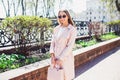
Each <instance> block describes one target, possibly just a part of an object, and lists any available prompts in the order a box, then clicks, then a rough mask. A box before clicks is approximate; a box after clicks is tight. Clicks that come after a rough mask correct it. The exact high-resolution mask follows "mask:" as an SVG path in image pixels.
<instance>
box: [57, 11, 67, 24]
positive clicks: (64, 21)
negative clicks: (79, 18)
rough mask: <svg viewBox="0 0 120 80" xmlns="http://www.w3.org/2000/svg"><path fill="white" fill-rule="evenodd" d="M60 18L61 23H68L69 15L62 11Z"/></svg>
mask: <svg viewBox="0 0 120 80" xmlns="http://www.w3.org/2000/svg"><path fill="white" fill-rule="evenodd" d="M58 19H59V22H60V23H61V24H66V23H68V16H67V15H66V13H65V12H62V11H61V12H60V13H59V14H58Z"/></svg>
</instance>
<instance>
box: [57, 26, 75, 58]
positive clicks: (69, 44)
mask: <svg viewBox="0 0 120 80" xmlns="http://www.w3.org/2000/svg"><path fill="white" fill-rule="evenodd" d="M75 38H76V28H73V29H72V30H71V32H70V38H69V39H68V42H67V45H66V47H65V49H64V50H63V51H62V53H61V55H59V57H58V58H59V59H60V60H64V59H65V58H66V57H67V55H68V54H69V53H70V52H71V51H72V48H73V47H74V44H75Z"/></svg>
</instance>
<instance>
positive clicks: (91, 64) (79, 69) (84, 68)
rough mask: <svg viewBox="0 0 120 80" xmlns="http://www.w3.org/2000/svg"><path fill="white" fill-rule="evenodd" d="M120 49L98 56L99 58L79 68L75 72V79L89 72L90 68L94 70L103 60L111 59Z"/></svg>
mask: <svg viewBox="0 0 120 80" xmlns="http://www.w3.org/2000/svg"><path fill="white" fill-rule="evenodd" d="M119 49H120V47H116V48H114V49H112V50H111V51H109V52H107V53H105V54H103V55H100V56H98V57H97V58H95V59H93V60H91V61H89V62H87V63H85V64H83V65H82V66H81V67H78V68H77V69H76V70H75V77H78V76H79V75H81V74H82V73H84V72H85V71H87V70H89V69H90V68H92V67H93V66H95V65H96V64H97V63H99V62H101V61H102V60H104V59H105V58H107V57H109V56H110V55H112V54H114V53H115V52H116V51H118V50H119Z"/></svg>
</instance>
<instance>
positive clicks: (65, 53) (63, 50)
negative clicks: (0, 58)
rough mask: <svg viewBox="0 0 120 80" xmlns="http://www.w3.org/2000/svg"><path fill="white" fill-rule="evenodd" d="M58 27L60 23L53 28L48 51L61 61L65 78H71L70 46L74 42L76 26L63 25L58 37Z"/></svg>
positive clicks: (72, 73)
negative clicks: (63, 27)
mask: <svg viewBox="0 0 120 80" xmlns="http://www.w3.org/2000/svg"><path fill="white" fill-rule="evenodd" d="M60 28H61V26H60V25H58V26H57V27H55V28H54V32H53V37H52V41H51V46H50V53H54V54H55V57H57V58H59V59H61V60H62V61H63V69H64V73H65V80H71V79H73V78H74V77H75V72H74V56H73V54H72V48H73V47H74V43H75V37H76V28H75V27H73V26H72V25H69V26H68V27H65V29H64V31H63V32H62V34H61V35H60V36H59V37H58V31H59V30H60ZM56 80H57V79H56Z"/></svg>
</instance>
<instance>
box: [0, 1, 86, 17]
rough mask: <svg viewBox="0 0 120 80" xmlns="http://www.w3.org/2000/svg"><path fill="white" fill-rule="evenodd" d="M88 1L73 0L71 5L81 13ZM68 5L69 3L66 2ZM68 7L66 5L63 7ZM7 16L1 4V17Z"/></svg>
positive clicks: (76, 11) (75, 10)
mask: <svg viewBox="0 0 120 80" xmlns="http://www.w3.org/2000/svg"><path fill="white" fill-rule="evenodd" d="M86 1H87V0H73V2H72V4H69V5H70V9H72V10H73V11H74V12H75V13H81V12H82V11H84V10H86ZM66 5H67V4H66ZM64 8H66V6H64V7H63V9H64ZM57 10H58V9H57V8H56V12H57ZM4 17H5V12H4V10H3V6H2V5H1V4H0V18H4Z"/></svg>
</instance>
